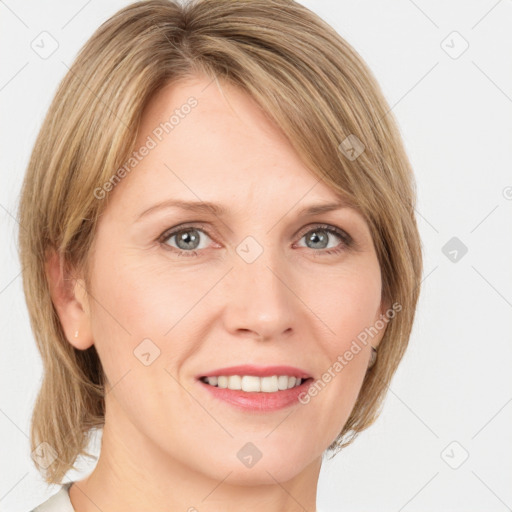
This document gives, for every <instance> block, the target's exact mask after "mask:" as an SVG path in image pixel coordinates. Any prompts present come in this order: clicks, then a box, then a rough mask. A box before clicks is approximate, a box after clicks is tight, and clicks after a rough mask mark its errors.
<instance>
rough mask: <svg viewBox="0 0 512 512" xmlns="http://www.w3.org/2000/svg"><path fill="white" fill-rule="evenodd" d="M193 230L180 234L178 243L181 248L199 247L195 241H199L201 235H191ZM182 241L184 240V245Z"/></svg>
mask: <svg viewBox="0 0 512 512" xmlns="http://www.w3.org/2000/svg"><path fill="white" fill-rule="evenodd" d="M193 231H194V230H190V231H183V232H182V233H180V234H179V235H178V237H177V242H176V243H177V244H178V246H179V247H180V249H195V248H196V247H197V243H196V244H195V245H194V242H197V241H198V240H199V237H198V236H197V235H194V234H192V235H191V234H190V233H193ZM182 242H184V246H182Z"/></svg>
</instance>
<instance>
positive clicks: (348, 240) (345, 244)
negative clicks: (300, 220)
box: [157, 224, 353, 258]
mask: <svg viewBox="0 0 512 512" xmlns="http://www.w3.org/2000/svg"><path fill="white" fill-rule="evenodd" d="M171 229H172V230H167V231H164V232H163V233H162V234H161V235H160V236H159V237H158V239H157V241H158V242H159V243H160V244H162V245H163V246H165V249H167V250H171V251H172V252H173V253H175V254H176V255H177V256H179V257H186V258H190V257H192V256H197V251H195V250H192V251H184V250H182V249H177V248H176V247H171V246H169V244H167V243H166V242H167V241H168V240H169V239H170V238H172V237H173V236H174V235H178V234H180V233H182V232H186V231H189V230H197V231H201V232H203V233H205V234H206V235H208V237H209V238H212V237H211V236H210V234H209V233H208V231H207V230H205V229H203V228H199V227H198V226H196V225H186V226H180V227H179V229H175V228H171ZM315 230H319V231H320V230H321V231H326V232H328V233H330V234H332V235H335V236H337V237H338V238H339V239H340V240H341V244H340V245H339V246H337V247H336V248H334V249H320V250H314V249H311V250H312V251H313V253H320V254H315V257H317V256H323V255H326V254H327V255H335V254H339V253H341V252H342V251H343V250H344V249H349V248H351V247H352V246H353V240H352V237H351V236H350V235H349V234H348V233H346V232H345V231H343V230H341V229H339V228H336V227H335V226H331V225H329V224H317V225H314V226H313V227H312V228H310V229H308V230H307V231H305V232H303V233H302V235H301V236H300V238H299V240H301V239H302V238H303V237H304V236H305V235H307V234H309V233H311V232H312V231H315ZM202 250H203V249H200V250H199V251H202Z"/></svg>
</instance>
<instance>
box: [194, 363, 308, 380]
mask: <svg viewBox="0 0 512 512" xmlns="http://www.w3.org/2000/svg"><path fill="white" fill-rule="evenodd" d="M219 375H226V376H229V375H255V376H257V377H271V376H272V375H287V376H288V377H296V378H298V379H308V378H309V377H311V375H310V374H309V373H308V372H306V371H304V370H301V369H300V368H296V367H294V366H288V365H279V366H256V365H247V364H244V365H239V366H229V367H226V368H217V369H216V370H212V371H210V372H207V373H203V374H201V375H198V376H197V378H198V379H199V378H201V377H215V376H219Z"/></svg>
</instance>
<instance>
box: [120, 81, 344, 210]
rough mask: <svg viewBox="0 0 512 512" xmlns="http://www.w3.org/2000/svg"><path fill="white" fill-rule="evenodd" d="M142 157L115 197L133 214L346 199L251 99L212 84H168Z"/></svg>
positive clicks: (156, 100) (142, 132) (144, 129)
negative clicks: (179, 204) (186, 205)
mask: <svg viewBox="0 0 512 512" xmlns="http://www.w3.org/2000/svg"><path fill="white" fill-rule="evenodd" d="M144 148H149V149H144ZM135 151H136V152H137V153H138V157H137V161H136V165H134V167H133V171H131V172H130V173H129V176H127V178H125V179H124V180H122V182H121V183H120V184H119V185H117V187H116V189H115V190H114V192H115V194H116V195H119V196H120V197H119V200H120V201H121V202H122V203H123V206H124V207H125V208H127V209H128V210H129V209H130V208H131V207H133V206H137V204H138V203H141V202H147V201H148V200H150V201H151V202H153V203H157V202H160V201H164V200H167V199H171V198H177V199H182V200H189V201H190V200H195V201H212V202H218V203H227V204H230V203H233V202H234V201H236V203H237V204H239V206H240V207H241V208H244V207H252V208H257V209H259V210H260V211H264V210H265V209H268V208H269V207H274V208H275V207H276V206H280V208H281V209H282V208H284V207H287V206H288V207H291V206H292V205H293V204H297V203H298V202H299V201H301V200H302V199H303V198H306V199H307V200H308V202H312V201H314V200H318V199H321V200H323V201H336V200H339V199H340V196H339V195H338V194H336V193H335V191H334V190H332V189H331V188H330V187H328V186H327V185H326V184H324V183H322V182H320V181H319V180H318V178H317V177H316V176H315V175H314V174H313V173H312V172H311V171H310V170H309V169H308V168H307V167H306V166H305V164H304V163H303V162H302V161H301V159H300V158H299V156H298V154H297V153H296V151H295V150H294V149H293V147H292V145H291V143H290V141H289V140H288V139H287V138H286V136H285V135H284V133H283V132H282V131H281V130H280V129H279V128H278V127H277V126H276V125H275V123H273V121H271V120H270V119H269V117H268V116H267V115H266V114H265V113H264V112H263V110H262V109H261V108H260V107H259V106H258V105H257V103H256V102H255V101H254V100H253V99H252V98H251V97H250V96H249V95H248V94H247V93H245V92H244V91H241V90H240V89H238V88H237V87H235V86H233V85H230V84H228V83H226V82H221V83H219V82H217V81H215V80H211V79H209V78H207V77H202V76H194V77H190V78H187V79H185V80H180V81H179V82H175V83H172V84H168V85H167V86H166V87H164V88H163V89H161V90H160V91H159V92H158V93H157V94H156V95H155V96H154V97H153V98H152V100H151V101H150V102H149V103H148V105H147V107H146V109H145V111H144V112H143V115H142V119H141V123H140V126H139V130H138V135H137V140H136V143H135ZM142 153H144V156H142ZM132 163H133V162H132ZM125 211H126V210H125Z"/></svg>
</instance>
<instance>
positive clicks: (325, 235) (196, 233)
mask: <svg viewBox="0 0 512 512" xmlns="http://www.w3.org/2000/svg"><path fill="white" fill-rule="evenodd" d="M205 237H206V238H207V239H210V240H211V237H210V236H209V235H208V233H207V232H206V231H205V230H203V229H200V228H198V227H197V226H180V227H179V228H172V229H170V230H167V231H165V232H164V233H163V234H162V235H161V236H160V237H159V239H158V241H159V242H160V243H161V244H163V245H165V246H167V248H168V249H170V250H171V251H173V252H174V253H176V254H177V256H186V257H188V256H197V255H198V254H197V251H201V250H203V249H206V248H207V247H208V241H207V240H204V238H205ZM202 238H203V240H202ZM303 238H305V239H306V248H309V249H313V250H314V253H317V254H315V256H322V255H326V254H338V253H340V252H342V251H343V250H346V249H348V248H350V247H351V246H352V244H353V240H352V238H351V236H350V235H349V234H348V233H346V232H345V231H343V230H342V229H339V228H337V227H335V226H331V225H329V224H322V225H318V226H315V227H314V228H313V229H311V228H310V229H309V231H306V232H303V234H302V236H301V237H300V240H302V239H303ZM336 239H337V240H338V242H337V243H336ZM299 246H300V247H304V246H303V245H299Z"/></svg>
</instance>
